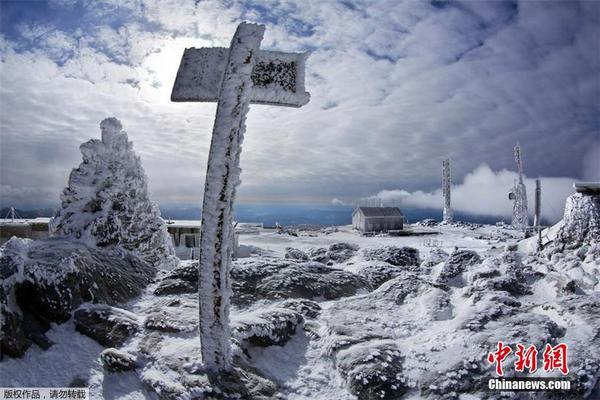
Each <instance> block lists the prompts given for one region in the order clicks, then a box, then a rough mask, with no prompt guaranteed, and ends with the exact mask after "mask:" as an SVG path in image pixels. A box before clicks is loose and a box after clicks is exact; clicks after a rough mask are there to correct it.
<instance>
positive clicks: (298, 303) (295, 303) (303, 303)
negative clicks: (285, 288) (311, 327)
mask: <svg viewBox="0 0 600 400" xmlns="http://www.w3.org/2000/svg"><path fill="white" fill-rule="evenodd" d="M279 307H281V308H288V309H290V310H292V311H295V312H297V313H299V314H301V315H302V316H304V317H305V318H316V317H317V316H318V315H319V314H320V313H321V306H320V305H319V303H317V302H315V301H312V300H307V299H287V300H285V301H284V302H283V303H281V304H279Z"/></svg>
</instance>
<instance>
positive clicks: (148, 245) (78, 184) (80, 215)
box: [50, 118, 176, 266]
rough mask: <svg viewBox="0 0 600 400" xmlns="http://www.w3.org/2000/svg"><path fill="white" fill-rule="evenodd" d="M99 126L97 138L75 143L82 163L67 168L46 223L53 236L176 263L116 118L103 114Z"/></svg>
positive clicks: (137, 162)
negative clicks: (58, 205) (52, 213)
mask: <svg viewBox="0 0 600 400" xmlns="http://www.w3.org/2000/svg"><path fill="white" fill-rule="evenodd" d="M100 129H101V132H102V139H101V140H98V139H92V140H90V141H88V142H86V143H84V144H82V145H81V147H80V148H81V154H82V155H83V162H82V163H81V164H80V165H79V167H77V168H75V169H73V170H72V171H71V175H70V176H69V182H68V186H67V187H66V188H65V189H64V190H63V193H62V195H61V201H62V205H61V208H60V209H59V211H58V213H57V214H56V215H55V217H54V218H53V219H52V220H51V222H50V230H51V232H52V234H53V235H55V236H67V237H70V238H74V239H77V240H80V241H83V242H84V243H86V244H88V245H90V246H98V247H114V246H120V247H122V248H124V249H126V250H130V251H132V252H135V253H137V254H139V255H140V256H141V257H142V258H143V259H144V260H146V261H148V262H150V263H152V264H155V265H157V264H159V263H163V264H166V265H168V266H173V265H175V264H176V258H175V251H174V248H173V244H172V240H171V238H170V236H169V233H168V232H167V227H166V225H165V222H164V221H163V220H162V218H161V217H160V211H159V210H158V206H157V205H156V204H155V203H153V202H151V201H150V199H149V196H148V183H147V178H146V176H145V174H144V169H143V168H142V164H141V161H140V158H139V157H138V156H137V155H136V154H135V153H134V151H133V144H132V143H131V142H130V141H129V140H128V137H127V133H125V131H123V130H122V126H121V122H120V121H119V120H117V119H116V118H106V119H105V120H103V121H102V122H101V123H100Z"/></svg>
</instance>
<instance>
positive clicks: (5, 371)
mask: <svg viewBox="0 0 600 400" xmlns="http://www.w3.org/2000/svg"><path fill="white" fill-rule="evenodd" d="M420 229H422V230H425V229H430V230H434V231H437V232H438V234H436V235H428V236H405V237H386V236H375V237H363V236H360V235H359V234H357V233H356V232H355V231H352V230H351V228H350V227H338V228H337V230H328V231H320V232H318V231H311V232H299V235H298V236H293V235H288V234H279V233H277V232H275V231H269V230H262V231H261V232H260V233H259V234H245V235H241V236H240V244H241V245H244V246H252V247H253V248H258V249H260V251H259V253H261V255H254V256H252V257H251V258H247V259H242V260H240V261H239V263H241V264H240V265H241V267H240V268H246V267H244V265H246V264H244V263H250V264H248V265H258V266H259V267H260V265H262V264H264V265H269V264H273V263H275V262H276V261H274V260H279V261H277V262H281V261H282V260H284V257H285V254H286V248H289V247H291V248H294V249H299V250H302V251H303V252H304V253H305V254H310V253H311V251H313V250H312V249H314V248H327V247H328V246H330V245H332V244H335V243H347V244H350V245H351V246H350V247H353V248H354V249H358V250H349V251H348V252H346V253H343V254H346V255H347V256H349V258H347V257H346V256H344V258H342V259H339V260H337V261H335V262H330V264H331V265H329V267H331V268H333V269H335V270H340V271H346V272H348V273H352V275H353V276H354V275H356V276H359V277H361V279H363V277H367V278H364V279H367V280H368V281H369V283H370V284H372V283H373V282H375V281H376V282H377V284H372V286H373V287H372V288H370V289H369V290H365V289H363V288H358V289H357V290H355V292H353V294H350V295H347V296H341V297H339V296H336V298H334V299H330V300H327V297H326V296H327V295H325V297H322V296H321V297H319V296H315V297H314V298H312V300H315V301H317V303H318V306H320V308H321V309H320V311H319V312H318V313H315V314H316V315H312V316H306V315H305V317H304V321H303V324H301V325H302V328H300V326H298V329H296V330H295V333H294V334H293V335H292V336H291V338H290V339H289V340H287V341H286V342H285V344H283V346H280V345H270V346H259V345H254V346H249V345H242V344H240V343H241V342H240V343H238V344H237V345H235V346H234V353H235V354H236V355H237V356H241V357H245V358H246V359H247V362H248V363H249V364H250V365H251V366H252V367H254V368H256V370H257V371H258V372H259V374H260V375H262V376H264V377H266V378H268V379H270V380H272V381H273V382H275V383H276V384H277V386H278V393H280V395H282V396H283V397H284V398H288V399H290V400H300V399H305V400H313V399H322V400H334V399H339V400H350V399H357V398H369V399H370V398H375V394H374V393H371V394H369V393H367V392H365V391H364V390H366V389H365V387H367V388H368V386H369V385H368V383H369V379H371V382H373V381H376V382H377V385H379V386H378V387H379V388H380V389H381V390H384V391H385V390H387V391H388V392H384V395H383V397H382V398H400V397H401V396H404V397H402V398H406V399H419V398H431V399H434V398H459V395H460V398H461V399H478V398H487V396H489V395H490V393H489V392H488V393H487V394H486V393H485V392H483V391H481V390H478V389H477V388H479V386H477V385H478V384H480V383H481V381H482V379H486V380H487V379H488V378H492V377H494V375H493V373H492V372H493V370H492V369H491V368H492V366H488V365H486V362H485V359H486V357H487V354H488V352H491V351H494V350H495V349H494V345H495V343H496V342H497V341H498V340H503V341H505V342H506V343H515V342H516V341H520V342H522V343H524V344H527V345H528V344H536V346H537V347H538V349H542V348H543V346H544V345H545V344H546V343H547V342H551V343H552V344H555V341H561V342H566V343H568V344H569V346H570V347H571V353H570V356H571V370H572V371H573V375H570V376H569V378H572V379H573V380H575V379H578V378H577V377H579V378H581V376H583V375H585V374H588V375H587V376H588V377H587V378H586V379H587V382H588V384H589V385H591V386H590V387H589V388H588V389H589V390H588V391H585V390H582V392H581V393H579V394H577V395H576V396H575V397H573V398H584V396H589V398H594V397H593V396H595V395H598V393H597V392H592V391H591V388H592V387H593V385H595V384H596V379H597V378H598V375H599V373H598V369H599V367H598V365H599V360H600V357H599V356H598V354H599V353H600V343H599V341H600V339H599V338H598V337H599V336H600V335H599V334H598V329H599V327H600V323H599V322H600V316H599V315H598V312H597V311H598V308H594V307H598V305H599V304H600V298H599V296H598V293H599V292H600V283H599V279H600V257H598V255H599V254H600V251H599V249H598V248H597V246H596V247H594V246H591V247H590V246H588V247H586V248H585V249H584V250H580V251H579V253H566V254H562V253H561V254H558V255H554V256H552V257H551V258H550V259H545V258H543V257H535V256H530V255H528V254H527V253H526V252H527V251H528V250H530V249H531V247H532V243H530V242H531V241H529V242H522V244H521V245H520V246H519V247H518V249H519V250H518V251H517V252H515V251H510V252H509V251H507V249H508V248H509V247H510V249H511V250H514V249H515V248H516V246H515V245H516V244H517V242H518V241H519V240H521V234H520V233H518V232H515V231H513V230H511V229H507V228H501V227H496V226H479V227H474V226H456V225H454V226H452V225H449V226H445V225H442V226H436V227H431V228H420ZM434 244H435V246H434ZM389 246H396V247H404V246H409V247H413V248H415V249H417V250H418V252H419V257H420V261H421V262H420V265H417V266H412V267H410V266H403V265H399V266H394V265H392V264H390V263H389V262H385V261H382V260H374V259H373V258H372V257H371V256H368V254H369V253H368V252H365V250H368V249H379V248H382V247H389ZM350 247H349V248H350ZM457 249H458V250H472V251H474V252H475V253H476V254H471V253H469V252H468V251H467V252H463V253H461V252H457V253H455V252H456V250H457ZM344 251H345V250H344ZM453 253H455V254H457V256H456V257H455V261H452V259H449V258H448V256H449V255H452V254H453ZM477 256H479V258H477ZM288 261H289V260H288ZM453 262H455V264H452V263H453ZM189 263H190V261H186V262H185V264H186V265H189ZM313 264H314V263H313ZM306 265H312V264H306ZM375 266H376V267H377V268H378V269H377V270H375V269H373V268H374V267H375ZM310 268H313V267H310ZM457 268H458V269H457ZM382 271H383V272H382ZM390 272H391V275H390V276H387V275H386V276H385V277H383V278H381V280H380V281H379V280H378V279H380V277H379V275H377V274H378V273H382V274H383V275H385V274H387V273H390ZM290 279H294V278H290ZM571 281H573V282H575V283H573V284H570V282H571ZM234 282H235V277H234ZM276 283H279V282H276ZM160 285H161V279H160V277H159V280H158V281H157V282H156V283H154V284H152V285H151V286H149V287H148V288H147V290H146V291H145V292H144V294H143V295H142V296H141V297H140V298H138V299H135V300H133V301H131V302H129V303H128V304H126V305H125V306H124V307H123V308H125V309H126V310H128V311H131V312H133V313H134V314H135V315H136V316H137V318H138V319H139V320H140V321H147V320H148V318H149V316H151V315H153V314H156V313H162V314H163V316H165V319H164V321H167V322H166V323H167V324H173V323H176V324H177V327H176V329H175V332H168V331H160V332H150V329H148V328H147V326H146V325H145V326H146V328H144V329H142V330H141V331H140V332H138V333H137V334H135V335H133V337H132V338H130V339H129V340H128V341H127V342H126V343H125V344H124V345H123V346H122V347H121V350H123V351H125V352H129V353H131V354H137V357H138V361H139V365H140V367H139V368H138V370H137V371H129V372H119V373H111V372H107V371H106V370H105V369H104V368H103V366H102V363H101V360H100V353H101V352H102V350H103V347H102V346H100V345H99V344H98V343H96V342H95V341H93V340H91V339H89V338H88V337H86V336H83V335H81V334H79V333H77V332H76V331H75V330H74V328H73V322H72V320H71V321H69V322H67V323H65V324H62V325H54V326H53V327H52V329H51V330H50V332H49V333H48V337H49V338H50V339H51V340H52V341H53V342H55V344H54V345H53V346H52V347H51V348H50V349H48V350H46V351H43V350H41V349H40V348H38V347H36V346H33V347H32V348H30V349H29V350H28V351H27V353H26V354H25V356H24V357H22V358H20V359H12V358H5V359H4V360H3V361H2V362H1V363H0V376H1V377H2V378H1V380H2V386H8V387H11V386H42V387H44V386H46V387H55V386H69V385H71V384H76V383H77V382H79V383H80V384H81V383H82V382H83V383H84V384H85V385H86V386H89V387H90V390H91V394H92V397H93V398H98V399H100V398H104V399H117V398H122V399H144V398H159V396H158V395H157V394H156V392H157V391H159V392H160V391H161V390H162V393H167V392H169V393H179V392H181V393H187V394H185V395H182V397H181V398H187V397H186V396H190V395H193V394H194V393H196V394H198V393H199V392H198V391H197V390H196V392H194V391H193V390H189V382H188V383H186V382H185V380H182V378H181V376H178V374H179V372H178V371H188V372H189V371H194V370H195V369H196V368H197V366H198V365H201V355H200V341H199V337H198V333H197V327H198V323H197V318H198V306H197V298H198V296H197V294H194V293H184V294H181V293H174V294H168V293H167V294H166V295H161V296H157V295H156V294H155V290H156V289H157V287H159V286H160ZM569 285H571V286H569ZM377 286H378V287H377ZM235 290H236V287H235V285H234V292H235ZM277 290H281V288H279V287H278V289H277ZM344 290H345V289H344ZM278 293H283V292H281V291H280V292H278ZM324 293H326V292H324ZM283 299H284V297H282V296H275V297H274V298H262V299H259V300H257V301H252V302H249V303H243V302H242V303H240V302H238V303H237V304H236V301H235V298H234V307H233V309H232V313H231V319H232V325H233V327H234V332H235V327H236V326H239V325H240V324H242V323H243V321H248V320H250V321H256V320H260V318H262V317H261V315H262V314H261V313H263V312H264V311H265V310H270V309H272V308H273V307H275V309H277V310H280V309H279V308H277V307H279V305H280V303H281V301H282V300H283ZM594 310H595V311H594ZM263 316H264V315H263ZM160 321H163V320H160ZM234 336H235V335H234ZM240 340H241V339H240ZM155 342H157V343H158V342H159V343H160V345H156V344H155ZM242 347H243V348H244V350H243V351H242ZM141 348H144V349H146V350H145V353H144V351H141V350H140V349H141ZM540 352H541V351H540ZM244 353H245V354H244ZM511 363H512V361H507V362H506V363H505V369H507V370H511V369H512V368H510V367H511V366H510V364H511ZM173 365H176V367H175V366H173ZM357 365H358V366H357ZM357 371H359V372H357ZM388 372H389V374H391V375H386V374H388ZM186 373H187V372H186ZM357 374H358V375H357ZM360 374H363V377H362V378H361V375H360ZM536 376H541V375H536ZM389 379H392V380H395V379H396V380H397V383H395V381H394V382H392V383H391V386H385V383H386V381H387V380H389ZM365 381H366V382H367V383H366V384H365ZM361 382H362V383H361ZM486 382H487V381H486ZM186 385H187V386H186ZM195 385H196V386H195V387H198V385H199V384H195ZM361 385H363V386H361ZM396 385H397V386H398V387H397V386H396ZM192 386H193V385H192ZM399 387H402V389H399ZM157 388H158V389H157ZM164 388H167V389H168V390H165V389H164ZM390 388H391V389H390ZM186 390H187V391H186ZM361 390H363V391H362V392H361ZM390 390H391V391H392V392H393V391H394V390H397V395H398V397H393V395H392V397H390V392H389V391H390ZM178 391H179V392H178ZM357 393H359V395H358V396H359V397H357ZM386 393H387V394H386ZM453 393H454V394H453ZM454 395H455V396H456V397H454ZM165 398H171V397H168V396H167V397H165ZM175 398H177V396H175ZM537 398H544V397H537Z"/></svg>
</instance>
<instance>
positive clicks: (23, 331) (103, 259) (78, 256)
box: [0, 238, 156, 357]
mask: <svg viewBox="0 0 600 400" xmlns="http://www.w3.org/2000/svg"><path fill="white" fill-rule="evenodd" d="M155 272H156V270H155V268H154V267H153V266H151V265H150V264H148V263H146V262H145V261H143V260H141V259H140V258H138V257H137V256H135V255H133V254H131V253H129V252H125V251H123V250H108V249H98V248H95V247H90V246H87V245H86V244H84V243H81V242H72V241H69V240H65V239H61V238H54V239H49V240H43V241H31V240H28V239H19V238H12V239H11V240H9V241H8V242H7V243H6V244H5V245H4V246H3V247H2V249H1V258H0V276H1V278H2V285H1V286H0V305H1V306H2V307H1V309H2V314H1V321H0V322H2V324H1V325H2V333H1V338H0V340H1V344H2V352H3V353H5V354H8V355H10V356H13V357H20V356H21V355H22V354H23V353H24V352H25V351H26V350H27V349H28V348H29V347H30V346H31V344H32V343H36V344H38V345H39V346H40V347H42V348H48V347H50V346H51V345H52V343H51V342H50V341H49V340H48V339H47V338H46V337H45V335H44V333H45V332H46V331H47V330H48V329H50V323H62V322H65V321H67V320H68V319H69V318H70V317H71V313H72V311H73V310H75V309H76V308H77V307H79V305H81V304H82V303H85V302H101V303H107V304H117V303H122V302H125V301H127V300H129V299H132V298H134V297H136V296H138V295H140V293H141V292H142V289H143V288H144V287H145V286H146V285H148V283H150V281H151V280H152V278H153V276H154V274H155Z"/></svg>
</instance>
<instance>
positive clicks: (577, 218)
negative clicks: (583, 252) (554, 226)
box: [555, 193, 600, 249]
mask: <svg viewBox="0 0 600 400" xmlns="http://www.w3.org/2000/svg"><path fill="white" fill-rule="evenodd" d="M555 242H556V244H557V245H560V246H564V247H565V248H568V249H572V248H576V247H579V246H581V245H582V244H584V243H587V244H590V243H593V242H600V195H598V194H585V193H575V194H573V195H571V196H569V197H568V198H567V201H566V203H565V213H564V217H563V220H562V224H561V226H560V228H559V230H558V234H557V237H556V240H555Z"/></svg>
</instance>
